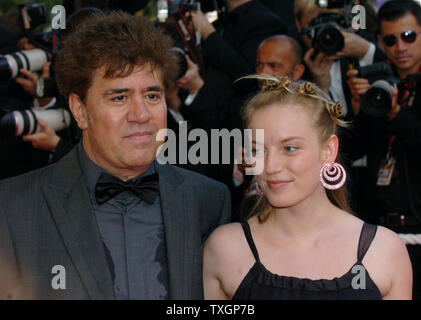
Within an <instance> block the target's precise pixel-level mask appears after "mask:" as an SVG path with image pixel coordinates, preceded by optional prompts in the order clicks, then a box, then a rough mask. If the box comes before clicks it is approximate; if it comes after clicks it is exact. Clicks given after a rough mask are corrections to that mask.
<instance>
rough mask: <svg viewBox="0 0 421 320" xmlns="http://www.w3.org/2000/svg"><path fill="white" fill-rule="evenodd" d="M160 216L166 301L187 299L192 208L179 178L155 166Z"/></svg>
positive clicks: (188, 295) (177, 174)
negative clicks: (164, 261)
mask: <svg viewBox="0 0 421 320" xmlns="http://www.w3.org/2000/svg"><path fill="white" fill-rule="evenodd" d="M157 171H158V173H159V176H160V179H159V189H160V198H161V208H162V216H163V220H164V229H165V240H166V246H167V257H168V270H169V271H168V272H169V293H170V299H189V297H191V290H192V285H191V277H190V275H191V274H192V272H193V261H192V254H191V252H192V250H193V247H192V245H193V243H194V242H193V241H192V239H191V235H192V233H191V232H189V230H188V229H187V228H188V227H189V228H191V222H192V219H191V217H192V207H191V201H188V199H187V190H186V189H185V187H184V186H183V183H182V181H183V179H184V178H183V176H182V175H180V174H179V173H178V172H177V171H175V170H174V168H172V167H171V166H169V165H159V164H157Z"/></svg>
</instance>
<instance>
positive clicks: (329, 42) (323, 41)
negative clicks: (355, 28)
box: [303, 12, 350, 55]
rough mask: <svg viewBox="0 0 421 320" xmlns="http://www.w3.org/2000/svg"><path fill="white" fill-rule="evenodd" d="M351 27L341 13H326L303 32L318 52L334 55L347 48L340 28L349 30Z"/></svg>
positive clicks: (312, 21) (316, 18)
mask: <svg viewBox="0 0 421 320" xmlns="http://www.w3.org/2000/svg"><path fill="white" fill-rule="evenodd" d="M349 26H350V24H349V22H348V20H347V19H346V17H345V16H344V15H342V14H340V13H334V12H325V13H321V14H319V15H318V16H317V17H315V18H313V19H312V20H311V21H310V24H309V26H308V27H307V28H305V29H304V30H303V32H304V33H305V34H307V35H308V37H309V38H310V39H311V41H312V47H313V48H314V49H316V51H317V52H323V53H325V54H326V55H334V54H336V53H337V52H339V51H341V50H342V49H343V48H344V46H345V39H344V36H343V35H342V33H341V32H340V31H339V29H338V27H341V28H343V29H348V28H349Z"/></svg>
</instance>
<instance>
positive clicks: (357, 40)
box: [337, 30, 370, 60]
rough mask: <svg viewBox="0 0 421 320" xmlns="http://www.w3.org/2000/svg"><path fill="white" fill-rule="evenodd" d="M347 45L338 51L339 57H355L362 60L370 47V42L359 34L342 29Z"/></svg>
mask: <svg viewBox="0 0 421 320" xmlns="http://www.w3.org/2000/svg"><path fill="white" fill-rule="evenodd" d="M341 33H342V35H343V36H344V40H345V45H344V48H343V49H342V51H340V52H338V53H337V56H339V57H355V58H358V60H361V59H362V58H364V56H365V55H366V53H367V51H368V49H369V48H370V42H368V41H367V40H365V39H364V38H362V37H360V36H359V35H357V34H355V33H352V32H346V31H343V30H341Z"/></svg>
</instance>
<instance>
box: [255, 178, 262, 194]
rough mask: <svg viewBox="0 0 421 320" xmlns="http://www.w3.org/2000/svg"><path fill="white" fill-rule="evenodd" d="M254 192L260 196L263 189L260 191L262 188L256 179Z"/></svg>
mask: <svg viewBox="0 0 421 320" xmlns="http://www.w3.org/2000/svg"><path fill="white" fill-rule="evenodd" d="M256 192H257V194H258V195H259V196H261V195H262V194H263V191H262V189H260V186H259V184H258V183H257V181H256Z"/></svg>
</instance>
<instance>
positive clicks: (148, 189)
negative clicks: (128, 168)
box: [95, 173, 159, 204]
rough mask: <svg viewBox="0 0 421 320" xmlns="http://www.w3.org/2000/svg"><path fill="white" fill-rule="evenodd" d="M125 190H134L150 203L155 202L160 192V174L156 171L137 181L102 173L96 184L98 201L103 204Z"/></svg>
mask: <svg viewBox="0 0 421 320" xmlns="http://www.w3.org/2000/svg"><path fill="white" fill-rule="evenodd" d="M125 190H127V191H131V192H133V193H134V194H135V195H136V196H138V197H139V198H140V199H142V200H144V201H146V202H148V203H154V202H155V199H156V197H157V196H158V193H159V175H158V174H157V173H154V174H152V175H149V176H146V177H143V178H141V179H138V180H137V181H136V180H129V181H126V182H124V181H122V180H120V179H118V178H116V177H114V176H112V175H110V174H107V173H101V175H100V176H99V179H98V182H97V184H96V186H95V199H96V202H97V203H98V204H103V203H104V202H107V201H108V200H110V199H111V198H114V197H115V196H116V195H118V194H119V193H121V192H123V191H125Z"/></svg>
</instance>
